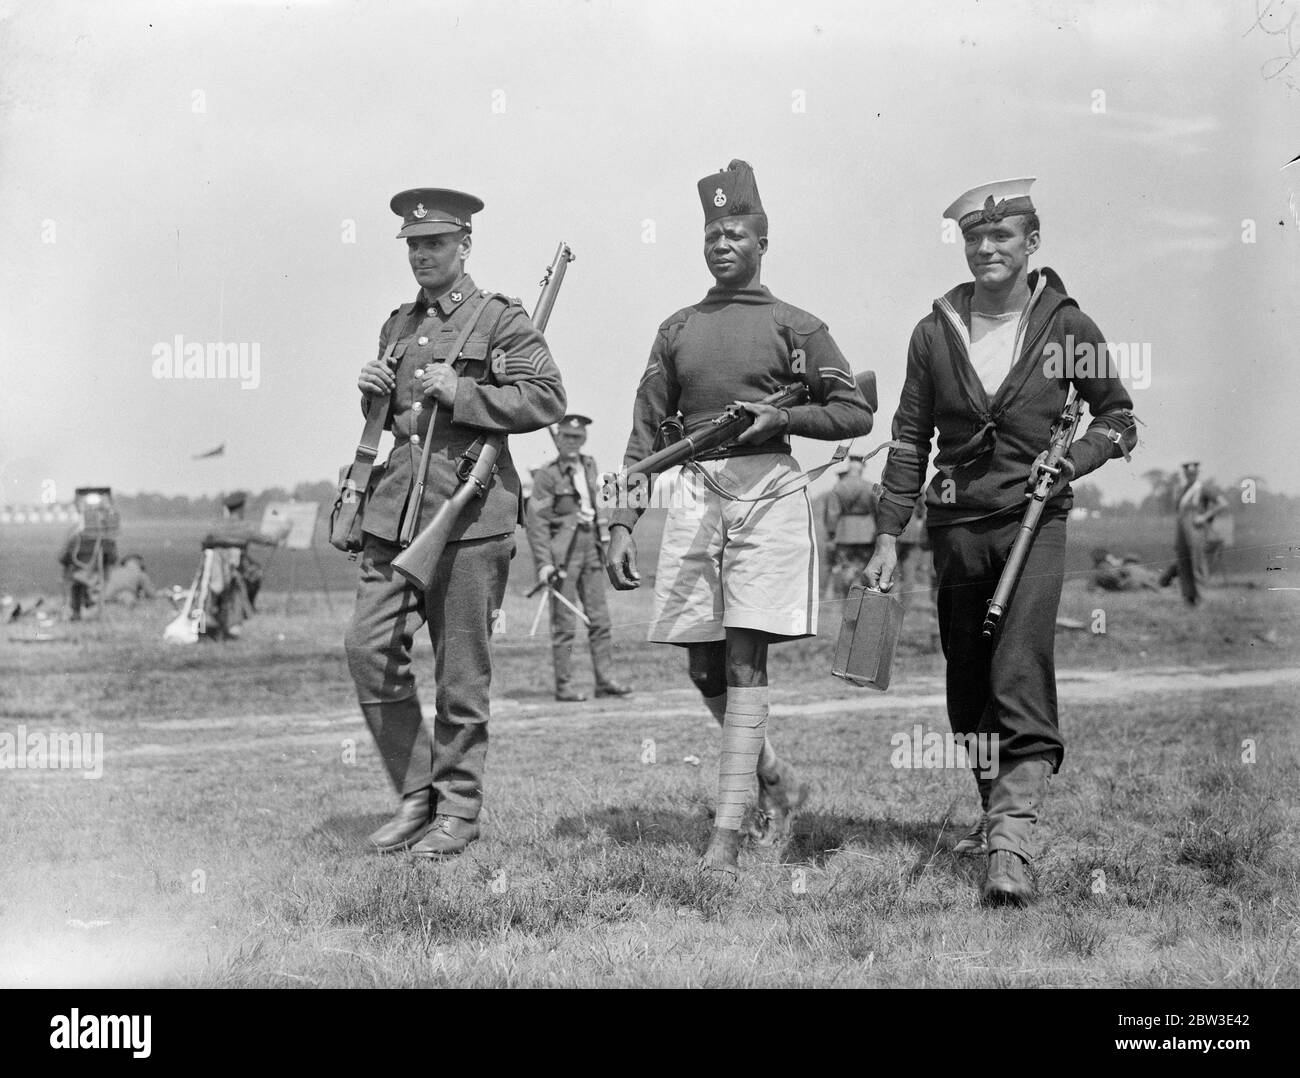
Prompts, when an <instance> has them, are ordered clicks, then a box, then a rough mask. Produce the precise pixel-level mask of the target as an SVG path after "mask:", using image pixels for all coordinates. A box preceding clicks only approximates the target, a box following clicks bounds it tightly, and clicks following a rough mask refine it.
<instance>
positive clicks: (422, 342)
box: [415, 337, 429, 344]
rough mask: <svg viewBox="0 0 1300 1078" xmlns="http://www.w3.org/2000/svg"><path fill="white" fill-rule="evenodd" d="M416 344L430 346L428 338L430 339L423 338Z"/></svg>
mask: <svg viewBox="0 0 1300 1078" xmlns="http://www.w3.org/2000/svg"><path fill="white" fill-rule="evenodd" d="M415 343H416V344H428V343H429V338H428V337H421V338H420V339H419V340H418V341H416V342H415Z"/></svg>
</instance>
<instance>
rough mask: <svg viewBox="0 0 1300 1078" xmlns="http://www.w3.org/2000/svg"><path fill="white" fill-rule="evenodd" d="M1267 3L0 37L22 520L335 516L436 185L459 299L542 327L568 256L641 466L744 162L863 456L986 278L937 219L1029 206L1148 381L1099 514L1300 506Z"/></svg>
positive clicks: (612, 449) (592, 369) (789, 287)
mask: <svg viewBox="0 0 1300 1078" xmlns="http://www.w3.org/2000/svg"><path fill="white" fill-rule="evenodd" d="M1257 5H1258V7H1259V8H1260V9H1261V10H1263V9H1265V8H1267V6H1268V4H1267V0H1245V2H1237V3H1231V4H1194V5H1189V4H1185V3H1174V2H1168V3H1143V4H1140V5H1134V4H1130V3H1127V2H1122V0H1114V2H1107V3H1096V4H1094V3H1070V2H1056V3H1033V4H1031V3H1023V4H1017V3H1002V4H991V3H987V2H986V3H944V4H917V3H911V2H902V0H900V2H897V3H889V4H867V3H847V2H845V3H806V2H803V3H798V4H794V3H789V2H785V0H782V2H775V3H754V2H746V3H713V4H707V5H706V4H700V3H665V2H661V0H656V2H653V3H651V2H650V0H642V2H624V3H617V4H614V3H576V2H572V3H570V2H561V0H540V2H532V3H527V4H525V3H504V2H496V3H493V2H484V0H477V2H475V3H472V4H471V3H402V2H392V3H383V2H378V0H360V2H354V3H288V4H286V3H284V2H278V3H254V2H233V0H229V2H211V3H195V2H187V3H183V4H182V3H141V2H132V0H115V2H114V3H111V4H104V3H95V2H90V0H87V2H81V3H76V2H69V0H62V2H44V3H41V4H39V5H37V4H25V5H17V6H15V5H14V4H12V3H9V2H2V3H0V11H3V16H2V17H0V229H2V234H0V241H2V242H0V286H2V287H3V294H4V304H3V309H2V310H0V374H2V375H3V382H2V385H3V389H2V390H0V474H2V476H3V481H4V487H3V492H2V494H0V501H6V500H7V501H10V502H25V501H34V500H36V499H37V498H38V497H39V496H40V491H41V483H42V482H43V481H45V480H52V481H53V484H54V487H55V488H56V489H57V491H58V494H59V498H60V500H63V499H65V498H66V497H67V496H68V495H70V492H71V488H72V487H73V486H76V485H84V484H109V485H112V486H114V487H115V488H118V489H120V490H122V491H127V492H136V491H163V492H165V493H173V494H174V493H189V494H199V493H213V492H216V491H217V490H220V489H230V488H232V487H235V486H243V487H250V488H253V489H258V488H261V487H265V486H270V485H282V486H292V485H293V484H295V483H297V482H299V481H302V480H317V479H324V478H333V477H334V476H335V475H336V472H337V469H338V467H339V465H341V464H343V463H344V462H345V461H347V460H348V459H350V456H351V451H352V448H353V446H354V445H355V443H356V439H357V436H358V435H359V433H360V428H361V417H360V411H359V408H358V405H357V398H358V395H357V391H356V385H355V379H356V374H357V371H358V369H359V368H360V367H361V365H362V364H363V363H364V362H366V361H367V360H368V359H371V358H373V356H374V354H375V347H376V342H377V335H378V331H379V327H380V325H381V324H382V322H383V321H384V319H385V317H386V316H387V315H388V313H389V311H391V310H392V309H393V308H394V307H396V306H397V305H398V304H399V303H402V302H405V301H408V300H410V299H412V298H413V297H414V294H415V290H416V285H415V283H414V281H413V279H412V278H411V275H410V269H409V267H408V265H407V263H406V258H405V249H404V244H403V243H401V242H400V241H398V240H396V239H395V238H394V234H395V232H396V230H397V227H398V221H397V218H396V217H394V216H393V215H392V214H391V212H390V211H389V209H388V201H389V198H390V197H391V196H392V195H393V193H395V192H396V191H399V190H401V189H403V188H408V187H415V186H446V187H455V188H460V189H463V190H467V191H471V192H473V193H475V194H477V195H479V196H480V197H481V198H482V199H483V200H484V202H485V203H486V209H485V210H484V211H483V213H482V214H481V215H479V216H478V217H477V218H476V219H475V230H474V250H473V254H472V257H471V260H470V270H471V272H472V273H473V275H474V277H475V279H476V281H477V282H478V283H479V284H480V285H481V286H483V287H486V288H490V289H494V290H497V291H501V292H506V293H508V294H513V295H518V296H521V297H522V298H523V299H524V302H525V303H526V305H527V306H528V307H529V309H531V308H532V306H533V304H534V302H535V300H536V297H537V293H538V281H539V278H540V276H541V271H542V270H543V268H544V267H545V265H546V263H547V262H548V261H549V260H550V258H551V256H552V254H553V252H554V250H555V247H556V244H557V243H558V242H559V241H560V240H561V239H563V240H566V241H568V242H569V243H570V244H571V245H572V246H573V248H574V250H575V252H576V254H577V261H576V262H575V263H574V264H573V265H572V266H571V267H570V270H569V274H568V279H567V280H566V282H565V286H564V290H563V292H562V294H561V296H560V298H559V301H558V303H557V305H556V308H555V312H554V315H553V318H552V322H551V327H550V329H549V331H548V334H547V336H548V338H549V340H550V342H551V345H552V350H553V352H554V354H555V357H556V359H557V361H558V363H559V364H560V367H561V370H562V371H563V373H564V377H565V383H566V386H567V388H568V393H569V401H570V407H571V409H572V410H574V411H580V412H584V413H586V414H587V415H590V416H592V417H594V418H595V420H596V423H595V425H594V426H593V428H592V431H591V433H592V437H591V441H590V443H589V447H590V448H591V449H592V451H593V452H594V453H595V455H596V457H597V459H598V461H599V462H600V463H601V465H602V466H606V467H613V466H615V465H616V464H617V463H618V461H619V460H620V459H621V456H622V449H623V445H624V442H625V440H626V437H627V430H628V426H629V423H630V418H631V407H632V399H633V395H634V390H635V386H636V382H637V378H638V376H639V373H640V371H641V369H642V367H643V365H644V363H645V359H646V355H647V353H648V350H649V347H650V344H651V342H652V340H653V338H654V334H655V330H656V327H657V326H658V324H659V323H660V322H661V321H662V320H663V319H664V318H665V317H666V316H668V315H669V314H671V313H672V312H673V311H674V310H676V309H677V308H679V307H682V306H684V305H686V304H689V303H691V302H694V301H695V300H697V299H698V298H699V297H700V296H701V295H702V294H703V293H704V291H705V290H706V288H707V287H708V285H709V284H710V283H711V281H710V278H709V277H708V275H707V272H706V270H705V267H704V264H703V260H702V257H701V234H702V233H701V225H702V214H701V210H700V206H699V202H698V199H697V196H696V190H695V182H696V180H697V179H698V178H699V177H701V176H703V175H705V174H706V173H709V172H712V171H714V170H716V169H718V168H720V167H722V166H724V165H725V164H726V163H727V161H728V160H729V159H731V158H732V157H742V158H745V159H747V160H748V161H750V162H751V163H752V164H753V165H754V168H755V171H756V175H757V179H758V184H759V189H760V191H761V193H762V197H763V201H764V204H765V206H766V208H767V211H768V214H769V217H770V219H771V248H770V251H769V254H768V257H767V259H766V261H765V263H764V276H763V280H764V283H765V284H767V285H768V286H769V287H770V288H771V289H772V290H773V291H774V292H775V293H776V294H777V295H778V296H780V297H781V298H783V299H785V300H787V301H789V302H791V303H794V304H796V305H798V306H801V307H804V308H806V309H808V310H810V311H812V312H813V313H815V314H816V315H818V316H819V317H821V318H822V319H823V320H825V321H826V322H827V323H828V325H829V326H830V328H831V332H832V333H833V335H834V336H835V338H836V340H837V341H838V343H839V345H840V347H841V349H842V350H843V351H844V353H845V354H846V356H848V358H849V360H850V362H851V363H852V365H853V366H854V367H855V368H858V369H863V368H873V369H875V370H876V372H877V375H878V379H879V384H880V395H881V410H880V413H879V414H878V416H877V428H876V431H874V432H873V433H872V434H871V435H870V436H868V437H867V438H866V439H862V440H860V441H859V443H858V445H859V446H860V447H863V448H870V447H872V446H874V445H875V444H876V443H877V442H878V441H879V440H881V439H883V438H885V437H887V436H888V430H889V423H890V419H891V418H892V415H893V411H894V407H895V405H896V404H897V400H898V394H899V390H900V388H901V385H902V378H903V372H904V357H905V351H906V344H907V340H908V337H909V334H910V331H911V329H912V327H913V325H915V323H916V322H917V320H918V319H920V318H921V317H922V316H924V315H925V314H926V313H927V312H928V310H929V308H930V304H931V303H932V301H933V300H934V298H935V297H936V296H938V295H940V294H942V293H943V292H945V291H947V290H948V289H949V288H951V287H952V286H954V285H956V284H958V283H959V282H961V281H963V280H966V279H968V278H969V274H968V271H967V269H966V266H965V261H964V259H963V256H962V252H961V248H960V245H959V244H954V243H945V242H944V241H943V234H942V221H941V213H942V210H943V208H944V207H945V206H947V205H948V203H949V202H950V201H952V199H953V198H954V197H956V195H958V194H959V193H961V191H962V190H963V189H965V188H967V187H971V186H974V185H976V184H978V183H982V182H985V181H988V180H993V179H998V178H1002V177H1009V176H1020V175H1033V176H1037V177H1038V182H1037V184H1036V186H1035V187H1034V192H1033V193H1034V200H1035V202H1036V204H1037V205H1038V207H1039V210H1040V215H1041V217H1042V222H1043V245H1042V249H1041V252H1040V254H1039V255H1038V256H1037V258H1036V260H1035V262H1034V264H1035V265H1048V266H1051V267H1052V268H1053V269H1055V270H1056V271H1057V272H1058V273H1059V274H1060V275H1061V277H1062V278H1063V280H1064V281H1065V284H1066V286H1067V288H1068V290H1069V291H1070V293H1071V294H1072V295H1073V296H1074V297H1075V298H1076V299H1077V300H1078V302H1079V304H1080V306H1081V307H1082V308H1083V309H1084V310H1085V311H1086V312H1088V313H1089V314H1090V315H1091V316H1092V317H1093V319H1094V320H1095V321H1096V322H1097V323H1098V325H1099V326H1100V327H1101V329H1102V331H1103V333H1105V334H1106V335H1107V337H1108V338H1110V339H1111V340H1115V341H1125V342H1133V343H1135V344H1146V345H1148V346H1149V348H1150V357H1151V364H1150V370H1149V371H1148V372H1147V374H1148V375H1149V384H1147V385H1146V386H1145V387H1143V388H1137V387H1135V388H1134V400H1135V405H1136V409H1137V413H1138V415H1139V417H1140V418H1141V419H1142V420H1143V421H1144V423H1145V426H1144V427H1143V428H1142V445H1141V447H1140V449H1139V451H1138V453H1137V454H1136V455H1135V456H1134V459H1133V461H1132V463H1131V464H1126V463H1125V462H1123V461H1115V462H1112V463H1111V464H1109V465H1107V466H1106V468H1105V469H1103V471H1101V472H1099V473H1097V474H1096V475H1095V476H1093V477H1091V479H1092V480H1094V481H1096V482H1098V483H1099V484H1100V485H1101V486H1102V488H1103V491H1104V493H1105V495H1106V496H1107V497H1108V498H1110V499H1119V498H1124V497H1140V496H1141V495H1142V494H1143V493H1144V492H1145V491H1146V489H1147V488H1146V484H1145V483H1144V482H1143V481H1142V479H1141V475H1142V473H1143V472H1144V471H1146V470H1147V469H1149V468H1152V467H1160V468H1172V467H1174V466H1176V465H1177V463H1178V462H1179V461H1181V460H1183V459H1186V458H1188V457H1198V458H1200V459H1201V460H1202V461H1204V462H1205V463H1204V467H1205V470H1206V472H1208V473H1209V474H1210V475H1213V476H1217V477H1218V478H1220V479H1221V480H1224V481H1231V480H1234V479H1236V478H1237V477H1239V476H1242V475H1253V476H1259V477H1262V478H1263V479H1265V480H1266V481H1268V482H1269V483H1270V484H1271V485H1272V486H1273V487H1274V488H1276V489H1281V490H1287V491H1293V492H1294V491H1300V482H1297V479H1296V477H1295V472H1294V469H1293V467H1292V462H1294V461H1296V460H1298V459H1300V421H1297V418H1296V414H1295V412H1296V402H1297V401H1300V369H1298V367H1300V365H1298V364H1297V362H1296V360H1297V344H1296V342H1297V341H1298V340H1300V268H1298V267H1300V259H1298V258H1297V254H1298V253H1300V165H1296V166H1293V167H1292V168H1291V169H1289V170H1285V171H1284V170H1282V168H1281V166H1282V165H1283V164H1284V163H1285V162H1287V161H1289V160H1290V159H1291V158H1292V157H1295V156H1296V155H1297V154H1300V60H1296V61H1295V62H1294V63H1291V64H1289V65H1288V64H1287V63H1286V62H1285V61H1286V59H1287V57H1288V56H1289V54H1290V52H1291V51H1292V50H1291V48H1290V47H1289V45H1288V41H1287V37H1286V34H1285V33H1284V32H1276V33H1274V34H1271V35H1270V34H1266V33H1265V32H1264V29H1263V28H1260V27H1256V28H1255V29H1253V30H1252V29H1251V27H1252V24H1253V23H1255V22H1256V19H1257V15H1256V8H1257ZM1296 12H1297V6H1296V3H1295V0H1288V2H1287V3H1281V2H1280V0H1275V2H1274V3H1273V5H1272V8H1271V9H1269V10H1268V12H1267V14H1265V15H1264V17H1263V20H1262V22H1263V27H1264V28H1267V29H1271V30H1273V31H1285V29H1286V26H1287V23H1288V20H1289V19H1291V18H1293V17H1295V16H1296ZM1292 31H1293V32H1292V35H1291V40H1292V41H1294V42H1295V46H1296V49H1297V50H1300V18H1296V22H1295V24H1294V26H1293V28H1292ZM1293 190H1294V191H1295V192H1297V194H1296V196H1295V198H1294V200H1292V195H1293ZM1289 200H1290V201H1289ZM1247 222H1254V224H1253V235H1251V229H1252V226H1251V225H1250V224H1248V223H1247ZM1250 240H1253V242H1249V241H1250ZM178 335H179V336H181V337H182V338H183V340H184V341H185V342H201V343H204V344H206V343H208V342H222V343H227V344H236V345H238V344H244V345H247V346H248V354H249V356H250V358H251V355H252V347H253V346H254V345H255V346H256V349H257V354H258V357H259V359H260V365H259V369H258V371H257V384H256V386H255V387H250V388H242V387H241V384H240V380H238V379H234V380H227V381H225V382H212V381H197V380H189V381H187V380H174V379H160V378H156V377H155V376H154V364H155V357H156V355H157V354H158V353H157V346H160V345H164V344H166V345H170V344H171V343H172V342H173V341H174V340H175V338H176V337H177V336H178ZM250 381H251V379H250ZM222 443H224V444H225V446H226V452H225V455H224V457H221V458H219V459H214V460H206V461H204V460H200V461H195V460H193V459H192V457H193V456H194V455H195V454H198V453H201V452H203V451H204V450H207V449H211V448H213V447H215V446H217V445H220V444H222ZM512 444H513V445H514V447H515V456H516V458H517V460H518V461H519V463H520V464H521V465H523V466H536V465H537V464H540V463H541V462H542V461H543V460H544V459H545V458H546V457H547V456H548V455H549V453H550V443H549V439H548V438H547V437H546V435H545V434H544V433H541V434H535V435H530V436H527V437H524V438H519V439H514V440H512ZM828 450H829V447H824V446H821V445H818V444H816V443H810V442H800V443H798V445H797V449H796V452H797V454H798V455H799V457H800V459H801V461H802V463H803V464H804V465H805V466H809V467H810V466H812V465H814V464H817V463H819V462H820V461H821V460H823V459H825V457H826V456H827V455H828ZM875 463H876V462H873V464H875ZM869 474H871V475H873V476H878V474H879V469H878V467H873V468H872V469H871V471H870V473H869ZM828 478H829V477H828Z"/></svg>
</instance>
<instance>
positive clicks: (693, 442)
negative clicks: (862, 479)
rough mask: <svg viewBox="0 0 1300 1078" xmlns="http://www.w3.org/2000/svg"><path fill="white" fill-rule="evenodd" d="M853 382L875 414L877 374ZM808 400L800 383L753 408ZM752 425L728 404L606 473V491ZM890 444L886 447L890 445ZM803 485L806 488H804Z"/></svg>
mask: <svg viewBox="0 0 1300 1078" xmlns="http://www.w3.org/2000/svg"><path fill="white" fill-rule="evenodd" d="M854 381H855V382H856V383H857V387H858V389H859V391H860V392H861V393H862V396H863V397H864V398H865V399H866V401H867V404H868V405H869V406H870V408H871V410H872V411H873V412H874V411H875V410H876V406H877V403H878V402H877V398H876V372H875V371H860V372H858V374H857V375H856V376H855V378H854ZM807 396H808V387H807V386H806V385H804V383H802V382H796V383H794V384H793V385H788V386H782V387H781V388H780V389H778V390H776V391H775V392H773V393H769V394H768V395H767V396H766V397H763V398H761V399H760V400H757V401H755V402H754V403H755V404H770V405H771V406H772V407H773V408H791V407H793V406H794V405H796V404H801V403H803V401H804V400H805V399H806V398H807ZM753 425H754V416H753V415H751V414H750V413H749V412H747V411H746V410H745V409H744V408H742V407H740V405H738V404H729V405H727V407H726V408H724V409H723V410H722V411H721V412H719V413H718V414H717V415H716V416H715V417H714V418H713V421H712V422H711V423H710V424H709V425H708V426H707V427H706V428H704V429H703V430H700V431H696V432H695V433H694V434H688V435H685V436H684V437H682V438H679V439H678V440H677V441H675V442H673V443H672V444H670V445H667V446H665V447H664V448H663V449H660V450H659V451H658V452H657V453H651V454H650V456H648V457H646V458H645V459H644V460H641V461H638V462H637V463H636V464H633V465H631V466H630V467H629V468H627V469H626V471H624V472H622V473H615V472H607V473H605V477H604V478H605V484H606V489H608V486H609V484H610V482H611V480H612V481H614V482H615V483H617V484H619V485H620V486H622V487H625V486H626V483H627V481H628V480H629V479H631V478H632V477H633V476H637V475H648V476H651V477H653V476H654V475H656V474H657V473H659V472H663V471H667V470H668V469H669V468H675V467H676V466H677V465H679V464H685V463H686V462H687V461H690V460H695V459H696V458H697V457H698V456H699V455H700V454H701V453H707V452H709V451H710V450H712V449H717V448H718V447H719V446H723V445H729V444H730V443H731V442H734V441H735V440H736V439H737V438H738V437H740V435H741V434H742V433H744V432H745V431H746V430H748V429H749V428H750V427H751V426H753ZM892 444H893V443H886V445H892ZM846 452H847V446H842V447H841V449H840V451H838V452H837V453H836V455H835V456H834V457H833V458H832V460H831V462H830V464H834V463H836V462H837V461H839V460H841V459H842V458H843V456H844V454H845V453H846ZM830 464H827V465H824V466H823V467H821V468H816V469H814V470H813V471H812V472H810V473H809V476H808V481H809V482H811V481H812V480H813V479H815V478H817V476H818V475H820V474H821V473H822V472H824V471H825V470H826V468H828V467H830ZM805 485H806V484H805Z"/></svg>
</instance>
